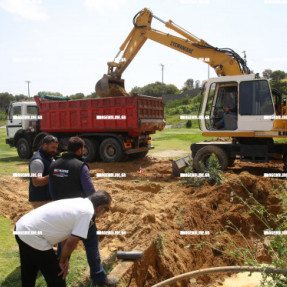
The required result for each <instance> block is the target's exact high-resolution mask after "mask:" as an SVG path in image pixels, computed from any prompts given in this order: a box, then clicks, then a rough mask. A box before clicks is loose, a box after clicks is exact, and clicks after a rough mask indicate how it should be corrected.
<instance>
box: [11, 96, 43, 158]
mask: <svg viewBox="0 0 287 287" xmlns="http://www.w3.org/2000/svg"><path fill="white" fill-rule="evenodd" d="M38 120H39V111H38V107H37V104H36V102H12V103H11V104H10V105H9V107H8V115H7V122H6V134H7V137H8V139H6V143H7V144H9V145H10V147H16V148H17V151H18V154H19V157H20V158H30V157H31V155H32V146H31V138H33V136H34V133H35V132H36V129H37V123H38Z"/></svg>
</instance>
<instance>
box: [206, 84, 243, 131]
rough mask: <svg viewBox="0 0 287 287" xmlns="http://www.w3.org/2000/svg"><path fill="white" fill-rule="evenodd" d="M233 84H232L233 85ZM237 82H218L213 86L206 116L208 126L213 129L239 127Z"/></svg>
mask: <svg viewBox="0 0 287 287" xmlns="http://www.w3.org/2000/svg"><path fill="white" fill-rule="evenodd" d="M231 84H232V85H231ZM237 91H238V88H237V83H236V82H234V83H233V82H232V83H230V82H229V83H228V84H227V83H223V84H222V83H219V84H218V83H217V85H215V84H214V87H213V86H211V89H210V92H209V96H208V101H207V106H206V110H205V116H207V115H208V116H209V117H210V119H209V121H207V120H206V122H205V125H206V128H207V129H209V130H211V129H213V130H236V129H237V120H238V117H237V107H238V96H237V95H238V93H237Z"/></svg>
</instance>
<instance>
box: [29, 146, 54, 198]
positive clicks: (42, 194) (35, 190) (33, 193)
mask: <svg viewBox="0 0 287 287" xmlns="http://www.w3.org/2000/svg"><path fill="white" fill-rule="evenodd" d="M34 159H40V160H41V161H42V162H43V164H44V171H43V174H42V176H46V175H48V174H49V169H50V165H51V163H52V161H53V157H51V158H49V157H48V156H47V154H46V153H45V152H44V151H43V150H42V148H40V149H39V150H38V151H37V152H36V153H35V154H34V155H33V156H32V158H31V159H30V162H29V172H30V173H31V171H30V163H31V162H32V161H33V160H34ZM45 200H52V198H51V195H50V193H49V184H46V185H43V186H37V187H36V186H34V185H33V183H32V178H31V177H30V184H29V201H45Z"/></svg>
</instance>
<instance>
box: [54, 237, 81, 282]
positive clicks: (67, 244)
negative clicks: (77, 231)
mask: <svg viewBox="0 0 287 287" xmlns="http://www.w3.org/2000/svg"><path fill="white" fill-rule="evenodd" d="M79 240H80V238H79V237H77V236H73V235H71V236H70V237H68V238H67V239H66V240H65V241H63V245H62V250H61V255H60V262H59V265H60V268H61V270H62V271H61V272H60V273H59V274H58V276H61V275H62V277H63V279H65V278H66V276H67V274H68V272H69V256H70V255H71V254H72V252H73V251H74V249H75V248H76V246H77V244H78V242H79Z"/></svg>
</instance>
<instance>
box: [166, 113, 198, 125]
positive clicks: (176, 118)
mask: <svg viewBox="0 0 287 287" xmlns="http://www.w3.org/2000/svg"><path fill="white" fill-rule="evenodd" d="M185 122H187V120H181V119H180V115H173V116H167V117H166V125H173V126H175V125H178V124H180V123H185ZM191 122H192V127H193V128H198V120H191Z"/></svg>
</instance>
